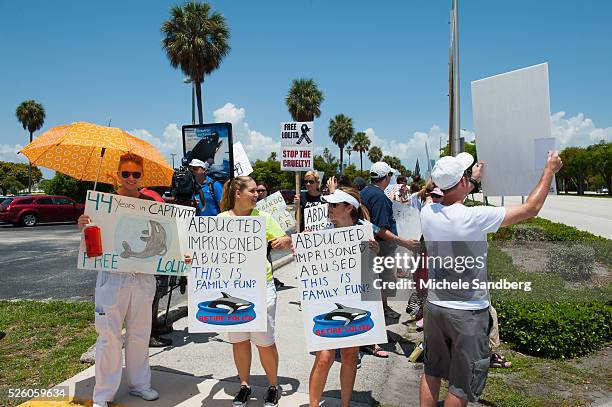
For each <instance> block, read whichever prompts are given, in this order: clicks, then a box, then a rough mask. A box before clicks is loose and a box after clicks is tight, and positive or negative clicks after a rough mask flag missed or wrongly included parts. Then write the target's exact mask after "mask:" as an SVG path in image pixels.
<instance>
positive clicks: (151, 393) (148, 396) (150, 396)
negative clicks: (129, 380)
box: [130, 389, 159, 401]
mask: <svg viewBox="0 0 612 407" xmlns="http://www.w3.org/2000/svg"><path fill="white" fill-rule="evenodd" d="M130 396H136V397H140V398H141V399H143V400H146V401H153V400H157V399H158V398H159V393H158V392H157V391H156V390H153V389H144V390H130Z"/></svg>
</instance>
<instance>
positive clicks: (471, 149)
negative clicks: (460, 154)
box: [440, 140, 478, 161]
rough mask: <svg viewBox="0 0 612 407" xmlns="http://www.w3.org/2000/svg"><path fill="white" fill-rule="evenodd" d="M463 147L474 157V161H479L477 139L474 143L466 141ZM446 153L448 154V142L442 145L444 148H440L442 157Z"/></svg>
mask: <svg viewBox="0 0 612 407" xmlns="http://www.w3.org/2000/svg"><path fill="white" fill-rule="evenodd" d="M463 149H464V150H465V152H466V153H470V154H471V155H472V157H474V161H478V156H477V155H476V141H475V140H474V142H473V143H470V142H469V141H466V142H465V143H464V144H463ZM446 155H448V144H447V145H445V146H444V147H442V150H440V157H444V156H446Z"/></svg>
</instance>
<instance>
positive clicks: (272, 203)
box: [257, 191, 295, 231]
mask: <svg viewBox="0 0 612 407" xmlns="http://www.w3.org/2000/svg"><path fill="white" fill-rule="evenodd" d="M257 209H259V210H260V211H261V212H267V213H269V214H270V215H272V217H273V218H274V220H275V221H277V222H278V224H279V225H280V227H281V228H282V229H283V230H284V231H287V230H289V229H291V228H292V227H294V226H295V218H294V217H293V215H292V214H291V213H289V211H287V204H286V203H285V198H283V195H282V194H281V193H280V191H277V192H275V193H273V194H272V195H270V196H268V197H266V198H264V199H262V200H261V201H258V202H257Z"/></svg>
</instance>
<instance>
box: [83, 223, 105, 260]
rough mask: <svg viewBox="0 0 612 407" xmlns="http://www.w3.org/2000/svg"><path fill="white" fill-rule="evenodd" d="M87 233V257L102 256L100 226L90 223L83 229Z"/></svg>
mask: <svg viewBox="0 0 612 407" xmlns="http://www.w3.org/2000/svg"><path fill="white" fill-rule="evenodd" d="M83 233H84V234H85V250H86V252H87V257H98V256H102V234H101V233H100V227H99V226H97V225H95V224H93V223H90V224H89V225H87V226H86V227H85V229H84V230H83Z"/></svg>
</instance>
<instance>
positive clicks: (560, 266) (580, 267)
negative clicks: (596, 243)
mask: <svg viewBox="0 0 612 407" xmlns="http://www.w3.org/2000/svg"><path fill="white" fill-rule="evenodd" d="M594 263H595V250H593V248H592V247H590V246H587V245H584V244H572V245H566V244H557V245H555V246H553V247H551V248H550V249H549V251H548V261H547V262H546V271H548V272H549V273H555V274H559V275H561V276H563V278H565V279H566V280H567V281H584V280H588V279H590V278H591V274H592V273H593V265H594Z"/></svg>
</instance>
